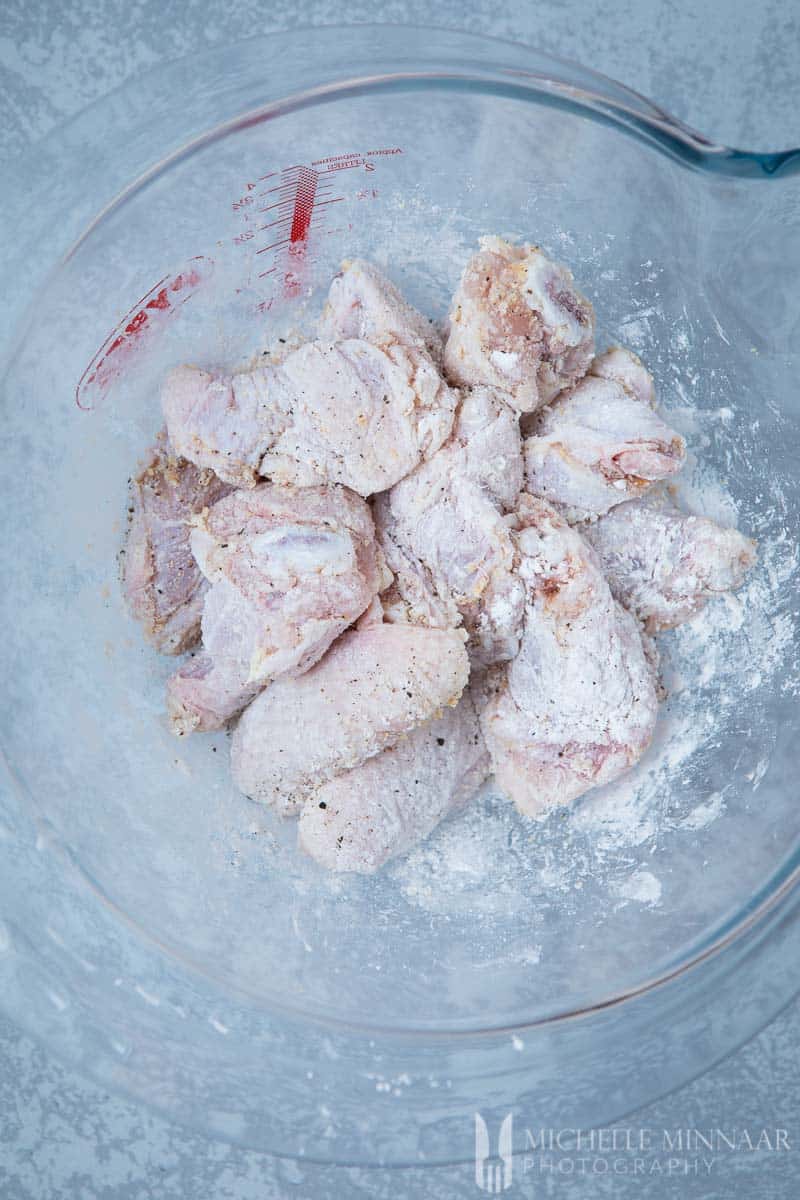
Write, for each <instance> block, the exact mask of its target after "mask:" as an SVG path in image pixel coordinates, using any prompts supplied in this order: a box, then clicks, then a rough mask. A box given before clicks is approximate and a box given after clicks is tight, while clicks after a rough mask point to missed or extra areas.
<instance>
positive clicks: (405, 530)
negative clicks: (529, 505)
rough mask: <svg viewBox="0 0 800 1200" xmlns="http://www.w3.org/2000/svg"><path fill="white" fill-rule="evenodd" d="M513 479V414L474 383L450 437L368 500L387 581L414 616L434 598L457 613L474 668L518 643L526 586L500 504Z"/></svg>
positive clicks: (505, 504) (506, 504) (509, 502)
mask: <svg viewBox="0 0 800 1200" xmlns="http://www.w3.org/2000/svg"><path fill="white" fill-rule="evenodd" d="M521 477H522V462H521V454H520V436H519V422H518V420H517V417H516V415H515V414H514V413H513V412H512V410H511V409H510V408H509V407H508V405H507V404H505V403H504V401H503V399H502V398H501V397H500V395H499V394H498V393H496V392H492V391H491V390H490V389H488V388H478V389H476V390H475V391H474V392H471V393H468V394H466V395H465V397H464V400H463V402H462V405H461V409H460V412H459V416H458V420H457V422H456V428H455V432H454V434H453V437H452V438H451V439H450V441H449V442H447V443H446V445H445V446H443V447H442V449H441V450H440V451H439V452H438V453H437V454H435V455H434V456H433V458H431V459H430V461H429V462H427V463H423V464H422V465H421V466H420V467H418V468H417V470H416V471H414V472H413V473H412V474H411V475H409V476H407V478H406V479H403V480H401V482H400V483H397V484H395V486H394V487H393V488H392V489H391V491H390V492H388V493H386V494H385V495H383V496H380V497H378V499H377V500H376V502H375V522H376V526H377V529H378V537H379V540H380V542H381V545H382V546H383V547H384V551H385V553H386V557H387V561H388V562H389V565H390V567H391V569H392V570H393V571H394V572H395V588H396V589H397V590H398V591H399V593H400V594H401V596H403V597H404V598H406V599H407V600H408V601H409V603H410V605H411V609H412V612H414V613H416V614H419V613H420V612H421V610H422V608H423V605H422V603H421V600H420V598H419V597H420V596H421V597H423V598H428V597H430V596H434V597H436V599H437V600H438V604H439V606H440V608H441V609H442V610H444V612H445V613H446V614H447V615H448V616H449V617H450V619H451V620H452V616H453V610H455V613H457V614H459V615H460V617H461V618H462V619H463V622H464V626H465V628H466V629H467V631H468V633H469V636H470V655H471V658H472V660H473V662H474V663H476V664H480V665H486V664H488V663H493V662H499V661H505V660H506V659H508V658H511V657H512V656H513V655H514V653H515V652H516V649H517V646H518V644H519V634H520V630H521V625H522V614H523V611H524V589H523V587H522V584H521V583H520V581H519V579H518V578H517V576H516V574H515V573H514V564H515V557H516V551H515V547H514V541H513V538H512V536H511V531H510V529H509V523H508V520H507V518H506V517H505V516H504V515H503V510H504V509H509V508H511V507H513V505H514V504H515V503H516V500H517V496H518V495H519V489H520V484H521ZM417 619H420V618H419V616H417ZM421 619H423V620H427V622H428V623H435V621H434V620H431V619H430V618H427V617H426V616H424V615H423V616H422V618H421Z"/></svg>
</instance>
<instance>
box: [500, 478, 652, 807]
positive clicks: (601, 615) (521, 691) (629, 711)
mask: <svg viewBox="0 0 800 1200" xmlns="http://www.w3.org/2000/svg"><path fill="white" fill-rule="evenodd" d="M520 525H521V528H520V530H519V533H518V534H517V541H518V545H519V552H520V556H521V562H520V568H519V571H520V575H521V577H522V578H523V579H524V581H525V584H526V589H527V604H526V615H525V630H524V633H523V637H522V642H521V645H520V650H519V654H518V655H517V657H516V658H515V659H514V660H513V662H511V663H510V664H509V665H508V666H507V667H505V668H503V670H502V671H501V672H499V673H498V675H497V676H496V677H495V684H494V691H495V694H494V695H493V696H492V697H491V699H490V700H489V702H488V704H487V705H486V707H485V708H484V709H483V712H482V715H481V724H482V728H483V732H484V736H485V738H486V744H487V746H488V748H489V752H490V754H491V756H492V764H493V767H494V771H495V774H496V776H497V781H498V783H499V785H500V787H501V788H502V790H503V791H504V792H505V793H506V794H507V795H508V796H510V797H511V798H512V799H513V800H514V801H515V802H516V803H517V805H518V807H519V808H520V809H521V810H522V811H523V812H525V813H527V814H529V815H531V816H540V815H543V814H544V813H546V812H547V811H548V810H549V809H550V808H552V807H553V806H555V805H558V804H567V803H569V802H570V801H571V800H574V799H576V798H577V797H578V796H580V795H581V794H582V793H583V792H585V791H587V790H588V789H589V788H593V787H598V786H600V785H601V784H605V783H610V782H611V781H612V780H613V779H616V778H617V777H618V776H619V775H621V774H622V773H623V772H624V771H626V770H627V769H628V768H629V767H630V766H632V765H633V764H634V763H635V762H636V761H637V760H638V759H639V758H640V757H641V755H642V754H643V753H644V751H645V750H646V749H647V746H648V744H649V742H650V738H651V736H652V733H653V727H654V725H655V721H656V716H657V710H658V699H657V689H656V680H655V673H654V670H653V663H652V659H651V657H650V655H649V653H647V652H646V649H645V646H644V643H643V640H642V635H641V633H640V630H639V626H638V624H637V622H636V620H635V619H634V617H632V616H631V615H630V613H628V612H627V611H626V610H625V609H624V608H623V607H622V606H621V605H620V604H619V603H618V602H617V601H616V600H614V598H613V596H612V595H611V591H610V589H609V586H608V584H607V583H606V581H605V579H604V577H603V574H602V571H601V569H600V564H599V562H598V560H597V557H596V555H595V553H594V551H593V550H592V549H591V548H590V547H589V546H588V545H587V543H586V542H585V541H584V540H583V539H582V538H581V536H580V534H579V533H578V532H577V531H576V530H575V529H572V528H571V527H570V526H569V525H567V523H566V522H565V521H564V519H563V518H562V517H561V516H560V515H559V514H558V513H557V512H556V510H555V509H554V508H552V507H551V506H550V505H549V504H547V503H546V502H545V501H543V500H539V499H534V498H533V497H528V496H523V498H522V500H521V503H520Z"/></svg>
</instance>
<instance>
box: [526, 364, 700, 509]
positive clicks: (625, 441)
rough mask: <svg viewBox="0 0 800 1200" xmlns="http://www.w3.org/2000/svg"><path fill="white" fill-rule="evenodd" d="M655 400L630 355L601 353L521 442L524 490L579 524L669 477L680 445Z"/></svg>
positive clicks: (679, 461)
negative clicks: (546, 501)
mask: <svg viewBox="0 0 800 1200" xmlns="http://www.w3.org/2000/svg"><path fill="white" fill-rule="evenodd" d="M654 398H655V393H654V391H653V386H652V379H651V377H650V375H649V373H648V372H647V371H646V370H645V368H644V367H643V366H642V364H641V363H640V362H639V360H638V358H636V356H635V355H633V354H630V352H629V351H627V350H621V349H618V348H615V349H613V350H610V351H608V352H607V353H606V354H602V355H600V356H599V357H598V358H596V359H595V360H594V363H593V364H592V370H591V373H590V374H589V375H587V376H586V378H585V379H583V380H581V382H580V383H579V384H578V385H577V386H576V387H575V388H573V389H572V390H571V391H569V392H565V393H564V394H563V395H561V396H559V397H558V398H557V399H556V400H555V401H554V402H553V403H552V405H550V406H549V407H548V408H545V409H544V411H543V412H542V413H540V414H539V416H538V418H537V421H536V428H535V432H534V433H533V436H531V437H528V438H526V439H525V445H524V455H525V476H526V486H527V488H528V490H529V491H530V492H531V493H532V494H533V495H536V496H541V497H543V498H544V499H546V500H549V501H550V502H551V503H552V504H555V505H556V506H557V507H558V508H559V509H560V511H561V512H563V513H564V515H565V516H566V517H567V519H568V520H569V521H583V520H588V519H592V518H594V517H597V516H599V515H601V514H602V513H605V512H608V511H609V509H611V508H613V507H614V505H615V504H619V503H621V502H622V501H623V500H630V499H631V498H633V497H635V496H640V495H642V494H643V493H644V492H646V491H647V490H648V488H650V487H652V485H653V483H655V482H656V481H658V480H660V479H666V478H667V477H668V476H670V475H673V474H675V472H676V471H679V470H680V469H681V467H682V466H683V463H684V459H685V457H686V446H685V443H684V440H683V438H682V437H681V436H680V434H678V433H676V432H675V430H674V429H670V427H669V426H668V425H667V424H666V422H665V421H663V420H662V418H661V417H660V416H659V415H658V414H657V413H656V412H655V411H654V409H653V402H654Z"/></svg>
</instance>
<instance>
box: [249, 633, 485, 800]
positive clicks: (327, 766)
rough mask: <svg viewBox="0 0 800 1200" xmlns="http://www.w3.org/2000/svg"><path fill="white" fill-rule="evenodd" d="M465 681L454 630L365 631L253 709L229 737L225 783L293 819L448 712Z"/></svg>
mask: <svg viewBox="0 0 800 1200" xmlns="http://www.w3.org/2000/svg"><path fill="white" fill-rule="evenodd" d="M468 675H469V663H468V661H467V654H466V651H465V649H464V642H463V634H462V633H461V631H460V630H445V629H426V628H423V627H421V626H415V625H403V624H396V625H389V624H381V623H377V622H372V623H367V624H364V625H362V627H360V628H358V629H354V630H351V631H350V632H349V633H346V634H344V635H343V636H342V637H341V638H339V640H338V641H337V642H336V643H335V644H334V645H333V646H332V647H331V649H330V650H329V651H328V653H327V654H326V655H325V657H324V658H323V659H322V661H321V662H319V663H317V665H316V666H315V667H313V668H312V670H310V671H307V672H306V673H305V674H304V675H301V676H299V677H298V678H295V679H287V678H283V679H279V680H277V681H276V682H275V683H273V684H272V685H271V686H270V687H268V688H267V689H266V691H264V692H263V693H262V694H261V695H260V696H259V697H258V698H257V699H256V700H254V701H253V703H252V704H251V705H250V707H249V708H248V709H247V710H246V711H245V712H244V714H243V715H242V718H241V720H240V722H239V725H238V727H237V729H236V732H235V734H234V736H233V744H232V747H231V767H232V770H233V777H234V779H235V780H236V782H237V784H238V785H239V787H240V788H241V789H242V791H243V792H244V793H245V794H246V795H248V796H250V797H251V798H252V799H254V800H259V801H261V802H262V803H264V804H269V805H271V806H273V807H275V808H277V809H278V810H280V811H282V812H284V813H290V812H296V811H298V809H299V808H300V806H301V805H302V804H303V802H304V801H305V800H306V799H307V798H308V797H309V796H310V795H312V794H313V793H314V792H315V791H316V790H317V789H318V788H319V787H320V785H321V784H323V783H325V782H326V781H327V780H330V779H334V778H335V777H336V776H337V775H340V774H341V773H342V772H344V771H347V770H349V769H350V768H352V767H357V766H358V765H359V763H362V762H364V760H365V759H367V758H370V757H371V756H372V755H374V754H378V753H379V752H380V751H381V750H384V749H386V748H387V747H388V746H392V745H394V744H395V743H396V742H398V741H399V739H400V738H401V737H402V736H403V735H404V734H407V733H409V732H410V731H411V730H412V729H414V728H415V727H416V726H417V725H421V724H422V723H424V722H425V721H428V720H429V719H430V718H431V717H432V716H434V715H435V714H436V713H438V712H439V711H440V710H441V709H444V708H446V707H447V706H448V705H455V704H456V703H457V702H458V700H459V697H460V696H461V693H462V692H463V690H464V687H465V685H466V682H467V677H468Z"/></svg>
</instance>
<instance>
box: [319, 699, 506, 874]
mask: <svg viewBox="0 0 800 1200" xmlns="http://www.w3.org/2000/svg"><path fill="white" fill-rule="evenodd" d="M489 771H490V765H489V755H488V753H487V751H486V746H485V745H484V741H483V735H482V734H481V731H480V727H479V725H478V718H477V714H476V712H475V708H474V706H473V704H472V701H471V700H470V698H469V696H468V695H464V696H462V698H461V700H460V701H459V703H458V705H457V706H456V707H455V708H449V709H447V710H446V711H445V712H444V714H443V715H442V716H441V717H437V718H434V719H433V720H431V721H427V722H426V723H425V724H424V725H420V726H418V727H417V728H416V729H414V730H412V731H411V733H409V734H407V735H406V736H405V737H404V738H402V739H401V740H400V741H399V742H398V743H397V745H396V746H394V747H392V748H391V749H389V750H383V751H381V753H380V754H377V755H375V756H374V757H373V758H370V759H367V761H366V762H364V763H362V764H361V766H359V767H354V768H353V769H352V770H350V771H346V772H345V773H344V774H343V775H338V776H337V777H336V778H335V779H332V780H330V781H329V782H328V783H324V784H323V785H322V787H320V788H317V790H316V791H315V792H314V793H313V794H312V795H311V796H309V798H308V800H307V801H306V804H305V807H304V808H303V811H302V812H301V814H300V822H299V826H298V842H299V845H300V847H301V848H302V849H303V850H305V851H306V853H307V854H310V855H311V857H312V858H315V859H316V860H317V862H319V863H321V864H322V865H323V866H324V867H328V868H329V869H330V870H332V871H358V872H360V873H362V874H371V873H372V872H373V871H377V870H378V868H379V867H381V866H383V864H384V863H385V862H387V861H388V860H389V859H390V858H396V857H397V856H398V855H400V854H405V853H406V851H408V850H410V849H411V847H412V846H415V845H417V843H418V842H421V841H422V840H423V839H424V838H426V837H427V836H428V834H429V833H430V832H431V831H432V830H433V829H434V828H435V827H436V825H438V824H439V822H440V821H441V820H443V819H444V818H445V817H446V816H448V815H449V814H450V813H452V812H455V811H456V810H457V809H459V808H461V807H463V806H464V805H465V804H466V803H467V801H468V800H470V799H471V798H472V796H473V795H474V793H475V792H476V791H477V789H478V788H479V787H480V785H481V784H482V783H483V781H484V779H486V777H487V775H488V774H489Z"/></svg>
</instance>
